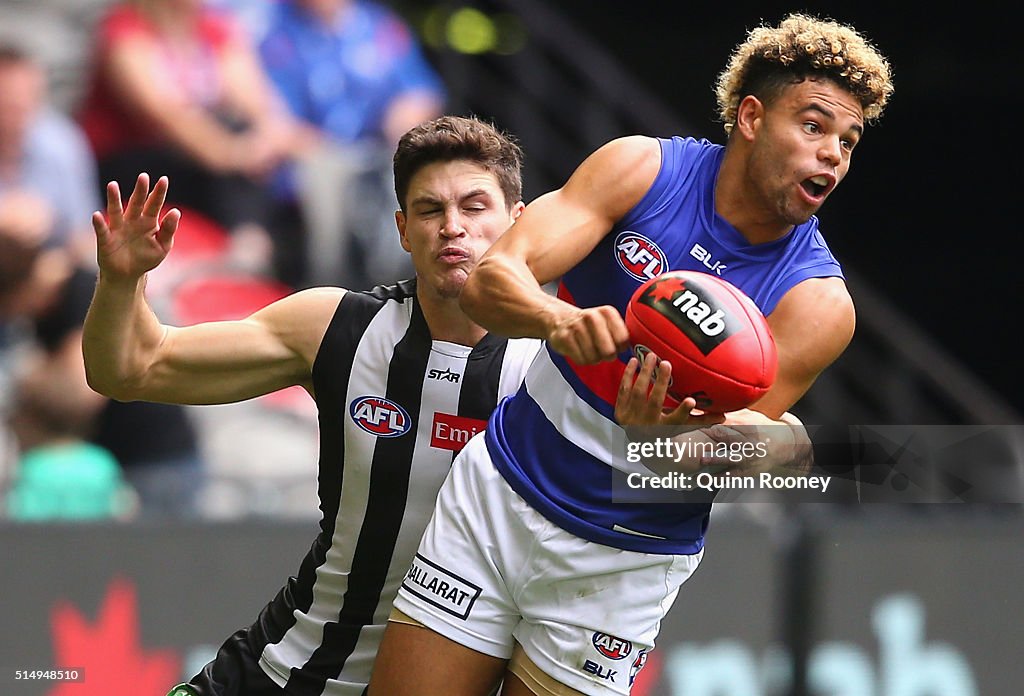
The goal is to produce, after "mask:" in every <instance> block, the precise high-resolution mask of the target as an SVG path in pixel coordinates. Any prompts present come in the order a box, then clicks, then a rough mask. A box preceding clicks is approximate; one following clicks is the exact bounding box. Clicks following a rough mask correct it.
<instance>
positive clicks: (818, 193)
mask: <svg viewBox="0 0 1024 696" xmlns="http://www.w3.org/2000/svg"><path fill="white" fill-rule="evenodd" d="M834 184H835V179H834V178H832V177H829V176H826V175H825V174H817V175H815V176H812V177H808V178H807V179H804V180H803V181H801V182H800V186H801V187H802V188H803V190H804V191H806V192H807V196H808V197H809V198H811V199H812V200H815V201H821V200H824V198H825V196H826V195H827V194H828V193H829V192H830V191H831V190H832V188H833V186H834Z"/></svg>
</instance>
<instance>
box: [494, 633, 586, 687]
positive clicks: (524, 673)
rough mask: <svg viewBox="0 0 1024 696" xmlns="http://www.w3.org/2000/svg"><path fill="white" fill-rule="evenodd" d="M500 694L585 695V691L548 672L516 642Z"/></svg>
mask: <svg viewBox="0 0 1024 696" xmlns="http://www.w3.org/2000/svg"><path fill="white" fill-rule="evenodd" d="M500 696H583V693H582V692H580V691H577V690H576V689H574V688H572V687H571V686H566V685H565V684H563V683H562V682H560V681H558V680H557V679H555V678H554V677H552V676H550V675H548V674H546V673H545V672H544V671H543V670H541V668H540V667H538V666H537V665H536V664H534V662H533V660H531V659H530V657H529V656H528V655H527V654H526V651H525V650H523V647H522V646H521V645H520V644H519V643H516V647H515V650H513V652H512V659H510V660H509V663H508V669H507V671H506V672H505V677H504V679H503V680H502V686H501V694H500Z"/></svg>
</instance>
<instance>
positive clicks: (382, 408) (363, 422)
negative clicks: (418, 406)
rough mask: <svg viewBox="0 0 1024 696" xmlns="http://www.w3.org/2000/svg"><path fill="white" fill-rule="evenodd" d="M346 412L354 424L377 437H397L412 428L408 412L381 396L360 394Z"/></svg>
mask: <svg viewBox="0 0 1024 696" xmlns="http://www.w3.org/2000/svg"><path fill="white" fill-rule="evenodd" d="M348 412H349V415H350V416H351V417H352V421H353V422H354V423H355V424H356V425H358V426H359V427H360V428H362V429H363V430H365V431H366V432H368V433H370V434H371V435H376V436H377V437H399V436H401V435H405V434H406V433H407V432H409V430H410V429H411V428H412V419H411V418H410V417H409V412H408V411H406V410H405V409H404V408H402V407H401V406H399V405H398V404H397V403H395V402H394V401H392V400H391V399H385V398H384V397H383V396H360V397H359V398H357V399H355V400H353V401H352V403H351V405H350V406H349V408H348Z"/></svg>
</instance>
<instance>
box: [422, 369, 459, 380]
mask: <svg viewBox="0 0 1024 696" xmlns="http://www.w3.org/2000/svg"><path fill="white" fill-rule="evenodd" d="M460 377H462V375H460V374H459V373H458V372H452V371H451V370H449V369H448V368H445V369H443V370H428V371H427V378H428V379H436V380H437V381H439V382H453V383H455V384H458V383H459V378H460Z"/></svg>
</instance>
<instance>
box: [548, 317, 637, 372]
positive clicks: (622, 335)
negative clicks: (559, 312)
mask: <svg viewBox="0 0 1024 696" xmlns="http://www.w3.org/2000/svg"><path fill="white" fill-rule="evenodd" d="M547 340H548V343H549V344H550V345H551V347H552V348H554V349H555V350H556V351H557V352H559V353H561V354H562V355H564V356H565V357H567V358H569V359H570V360H572V361H573V362H574V363H576V364H578V365H590V364H593V363H598V362H601V361H603V360H611V359H613V358H614V357H615V356H616V355H618V354H619V353H620V352H622V351H623V350H625V349H626V348H628V347H629V332H628V331H627V330H626V323H625V322H624V321H623V320H622V317H621V316H620V315H619V313H618V311H617V310H616V309H615V308H614V307H611V306H608V305H604V306H601V307H588V308H586V309H578V308H575V307H574V308H572V311H570V312H568V313H566V315H565V317H564V318H562V319H561V320H560V321H558V322H557V323H556V324H555V327H554V329H552V331H551V332H550V335H549V336H548V337H547Z"/></svg>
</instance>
